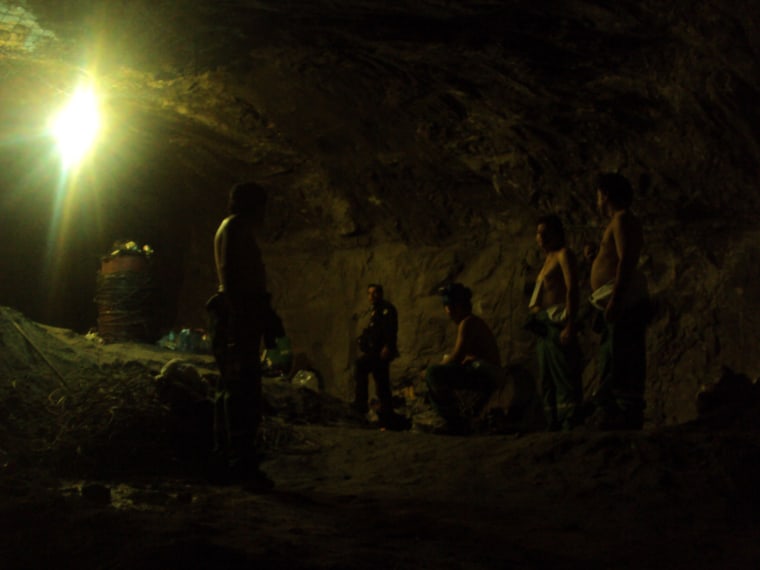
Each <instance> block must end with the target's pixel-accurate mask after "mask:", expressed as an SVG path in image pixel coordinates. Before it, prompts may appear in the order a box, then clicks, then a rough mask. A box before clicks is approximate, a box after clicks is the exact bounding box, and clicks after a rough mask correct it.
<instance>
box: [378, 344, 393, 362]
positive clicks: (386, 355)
mask: <svg viewBox="0 0 760 570" xmlns="http://www.w3.org/2000/svg"><path fill="white" fill-rule="evenodd" d="M390 359H391V351H390V349H389V348H388V347H387V346H384V347H383V348H382V349H381V350H380V360H390Z"/></svg>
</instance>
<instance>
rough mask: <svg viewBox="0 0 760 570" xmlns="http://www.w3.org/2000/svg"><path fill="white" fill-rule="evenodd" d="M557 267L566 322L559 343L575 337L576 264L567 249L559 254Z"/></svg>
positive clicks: (576, 302) (576, 306)
mask: <svg viewBox="0 0 760 570" xmlns="http://www.w3.org/2000/svg"><path fill="white" fill-rule="evenodd" d="M559 266H560V268H561V269H562V278H563V279H564V281H565V290H566V294H565V311H566V314H567V322H566V323H565V328H564V329H563V330H562V332H561V333H560V336H559V338H560V342H562V343H563V344H565V343H567V342H569V341H570V340H571V339H572V337H573V335H575V318H576V317H577V315H578V264H577V263H576V260H575V255H574V254H573V252H572V251H570V250H569V249H567V248H563V249H562V250H561V251H560V253H559Z"/></svg>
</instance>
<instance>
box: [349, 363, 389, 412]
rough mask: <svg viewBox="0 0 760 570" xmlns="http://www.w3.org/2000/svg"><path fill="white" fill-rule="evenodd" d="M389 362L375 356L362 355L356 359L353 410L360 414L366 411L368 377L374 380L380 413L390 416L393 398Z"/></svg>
mask: <svg viewBox="0 0 760 570" xmlns="http://www.w3.org/2000/svg"><path fill="white" fill-rule="evenodd" d="M390 366H391V363H390V360H383V359H381V358H380V356H379V355H376V354H363V355H362V356H360V357H359V358H357V359H356V364H355V367H354V381H355V383H356V392H355V395H354V408H355V409H356V410H357V411H358V412H359V413H362V414H366V413H367V411H368V406H367V400H368V399H369V375H370V374H372V378H373V379H374V380H375V391H376V392H377V397H378V399H379V400H380V412H381V413H386V414H390V413H391V412H392V411H393V396H392V395H391V375H390Z"/></svg>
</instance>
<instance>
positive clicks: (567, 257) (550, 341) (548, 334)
mask: <svg viewBox="0 0 760 570" xmlns="http://www.w3.org/2000/svg"><path fill="white" fill-rule="evenodd" d="M536 242H537V243H538V246H539V247H540V248H541V249H542V250H543V251H544V255H545V260H544V265H543V267H542V268H541V272H540V273H539V274H538V278H537V280H536V288H535V290H534V292H533V296H532V297H531V302H530V305H529V309H530V311H531V312H532V313H533V314H534V318H535V319H536V321H538V322H539V323H540V324H541V326H540V327H538V329H539V330H541V332H542V334H539V335H538V339H537V341H536V354H537V356H538V370H539V381H540V386H541V394H542V397H543V401H544V415H545V417H546V424H547V429H548V430H549V431H557V430H560V429H563V430H570V429H572V428H573V427H575V426H576V425H577V422H578V413H579V411H580V405H581V400H582V398H583V387H582V382H581V354H580V347H579V345H578V340H577V338H576V329H575V327H576V324H575V323H576V317H577V314H578V270H577V263H576V259H575V255H574V254H573V252H572V251H570V250H569V249H568V248H567V247H566V245H565V230H564V228H563V226H562V222H561V221H560V219H559V218H558V217H557V216H554V215H550V216H543V217H542V218H540V219H539V220H538V224H537V228H536Z"/></svg>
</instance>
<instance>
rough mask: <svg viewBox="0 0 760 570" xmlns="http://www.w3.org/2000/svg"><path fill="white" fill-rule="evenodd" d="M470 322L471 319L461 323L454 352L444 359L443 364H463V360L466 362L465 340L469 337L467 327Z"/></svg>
mask: <svg viewBox="0 0 760 570" xmlns="http://www.w3.org/2000/svg"><path fill="white" fill-rule="evenodd" d="M469 321H470V319H465V320H463V321H462V322H461V323H459V327H458V328H457V341H456V343H455V344H454V350H452V351H451V354H447V355H446V357H445V358H444V359H443V364H461V363H462V360H464V357H465V356H466V354H465V350H466V348H465V338H466V337H467V330H466V329H465V327H466V326H467V323H468V322H469Z"/></svg>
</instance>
